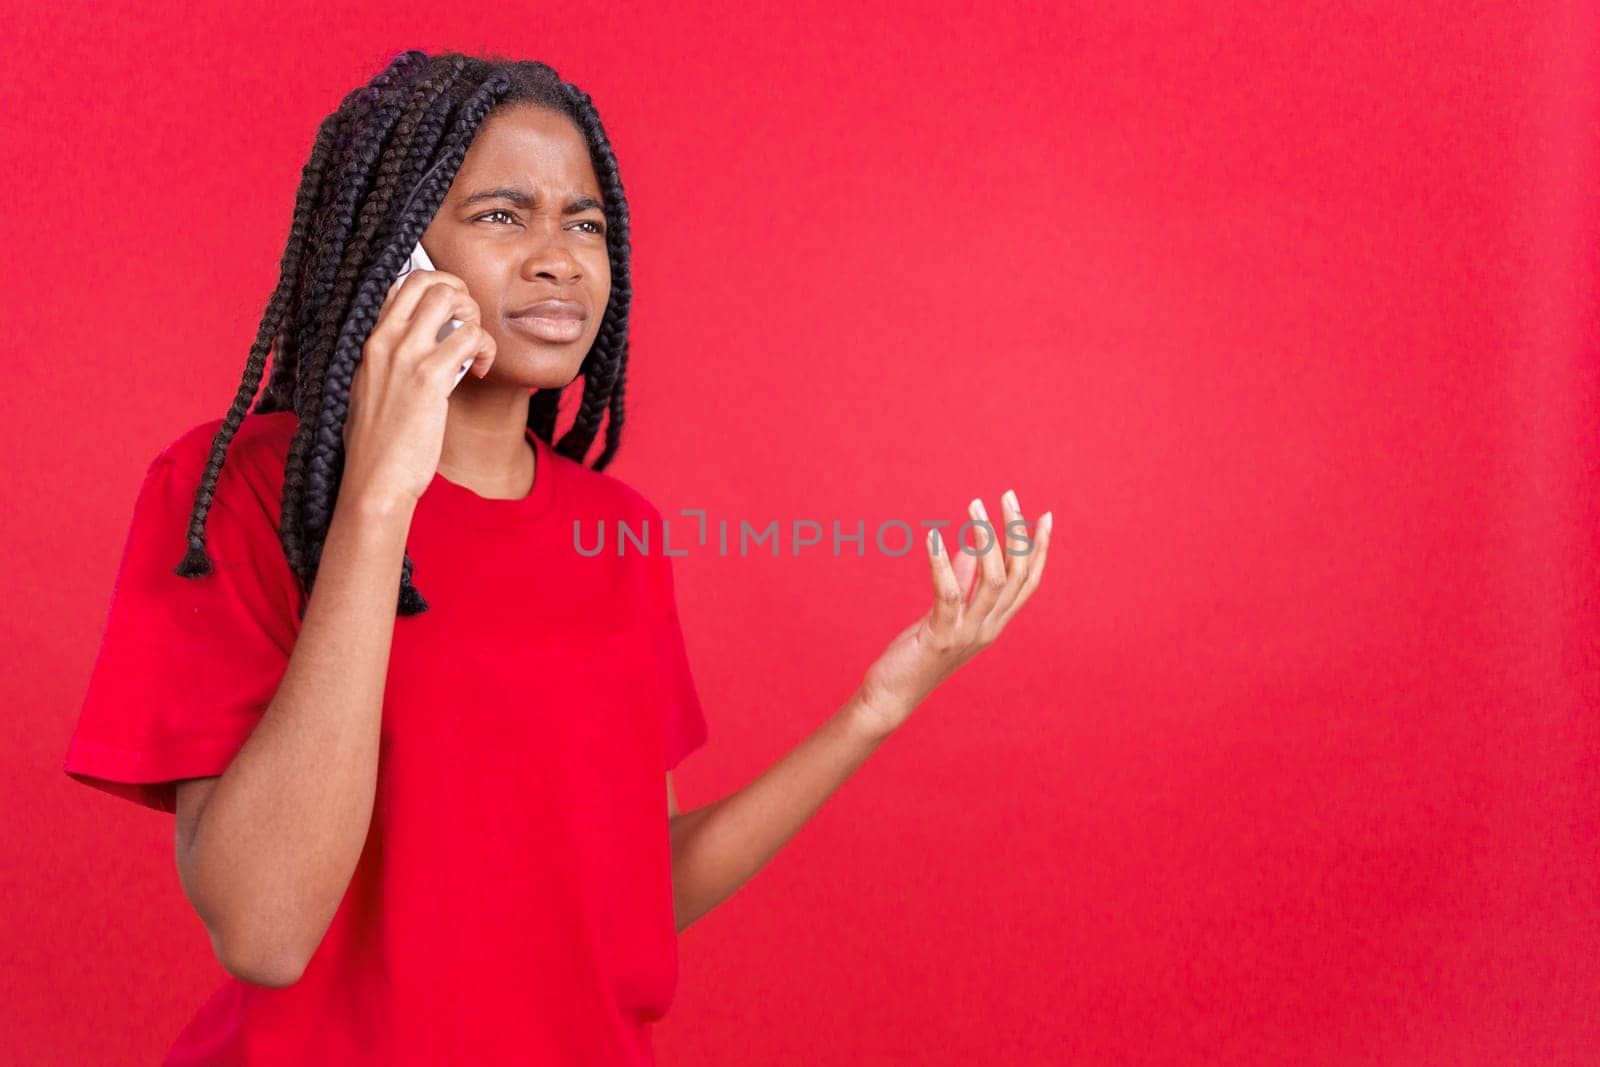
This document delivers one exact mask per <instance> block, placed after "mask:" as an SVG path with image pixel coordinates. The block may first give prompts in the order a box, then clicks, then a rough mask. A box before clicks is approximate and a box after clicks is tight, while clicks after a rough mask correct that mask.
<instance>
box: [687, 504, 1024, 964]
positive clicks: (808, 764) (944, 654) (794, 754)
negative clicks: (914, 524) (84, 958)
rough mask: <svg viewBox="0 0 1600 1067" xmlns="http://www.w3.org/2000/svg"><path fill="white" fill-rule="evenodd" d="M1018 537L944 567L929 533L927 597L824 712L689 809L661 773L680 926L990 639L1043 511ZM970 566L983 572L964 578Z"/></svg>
mask: <svg viewBox="0 0 1600 1067" xmlns="http://www.w3.org/2000/svg"><path fill="white" fill-rule="evenodd" d="M1006 497H1007V499H1006V502H1005V506H1006V511H1007V514H1008V515H1009V516H1011V517H1012V518H1011V521H1008V522H1007V523H1006V527H1005V529H1006V530H1007V531H1008V534H1007V538H1006V539H1007V540H1009V539H1011V538H1013V537H1015V536H1016V535H1014V534H1011V533H1009V531H1012V530H1014V529H1015V527H1014V526H1013V523H1014V522H1018V521H1021V519H1022V516H1021V512H1020V511H1018V510H1017V507H1016V498H1015V497H1014V496H1012V495H1011V494H1009V493H1008V494H1006ZM973 504H974V505H975V508H976V510H974V511H973V515H974V517H975V518H977V519H979V520H984V521H986V519H985V516H984V514H983V510H982V504H981V502H979V501H974V502H973ZM1024 540H1026V539H1024ZM998 541H999V539H998V538H992V539H991V540H990V543H991V545H993V544H995V543H997V542H998ZM1027 543H1028V545H1029V548H1028V549H1026V550H1023V551H1020V552H1019V553H1018V554H1017V555H1014V556H1007V557H1006V559H1005V560H1003V561H1002V560H1001V558H1000V556H1001V553H1000V552H999V551H998V550H995V551H988V552H984V553H980V555H982V556H983V562H982V564H981V566H980V565H979V564H977V563H974V562H973V556H971V555H968V554H966V553H963V554H962V556H961V557H960V559H959V560H958V561H957V562H956V564H955V565H954V566H953V567H952V565H951V563H950V562H949V560H948V558H947V557H946V556H945V554H944V553H943V552H940V551H938V549H937V548H936V547H935V546H936V545H938V546H942V544H943V542H942V540H937V539H936V538H934V537H930V540H929V556H930V563H929V566H930V567H931V569H932V577H933V586H934V591H935V600H934V604H933V607H932V608H930V609H929V611H928V613H927V614H926V615H924V616H923V617H922V618H920V619H918V620H917V621H916V622H914V623H912V624H911V625H910V626H908V627H906V629H904V630H902V631H901V632H900V634H899V635H898V636H896V637H895V639H894V641H893V642H891V643H890V645H889V647H888V649H887V650H886V651H885V652H884V654H883V655H882V656H880V657H879V658H878V660H877V661H876V662H875V663H873V665H872V667H871V668H870V669H869V670H868V671H867V675H866V679H865V681H864V682H863V683H862V686H861V688H860V689H858V690H857V691H856V692H855V693H854V694H852V695H851V697H850V699H849V700H847V701H846V702H845V704H844V706H843V707H842V708H840V709H839V710H838V711H837V712H836V713H834V715H833V717H832V718H830V719H828V720H827V721H826V722H824V723H823V724H822V725H821V726H819V727H818V728H817V729H816V730H815V731H813V732H812V733H811V734H810V736H808V737H806V738H805V740H803V741H801V742H800V744H798V745H796V746H795V747H794V748H793V749H792V750H790V752H789V753H788V754H787V755H785V756H784V757H783V758H782V759H781V760H779V761H778V762H777V763H776V764H774V765H773V766H772V767H770V768H768V769H767V770H766V771H765V772H763V773H762V774H761V776H760V777H758V778H756V779H755V780H754V781H753V782H751V783H750V784H748V785H746V786H745V787H744V788H742V789H740V790H739V791H738V792H736V793H732V794H730V795H728V796H725V797H723V798H721V799H720V800H716V801H713V802H712V803H710V804H706V805H703V806H701V807H698V808H695V809H694V810H693V811H689V812H684V813H682V814H673V813H674V812H675V811H676V808H677V803H676V800H675V799H673V797H672V780H671V776H670V775H669V776H668V779H667V796H668V823H667V825H668V836H669V837H670V839H671V842H672V908H673V913H674V915H675V916H676V922H677V928H678V931H679V932H680V933H681V932H682V931H683V930H684V929H685V928H687V927H688V926H689V925H691V924H692V923H694V922H695V920H697V919H699V918H700V917H701V916H702V915H704V914H705V913H706V912H708V911H710V910H711V909H712V908H714V907H716V906H717V905H718V904H720V903H721V902H722V901H724V900H726V899H727V898H728V897H729V896H731V895H732V894H733V893H734V891H735V890H737V889H738V888H739V887H740V886H741V885H743V884H744V883H745V882H747V881H748V880H749V879H750V877H751V876H752V875H754V874H755V873H756V871H758V870H760V869H761V868H762V866H764V865H765V864H766V862H767V861H768V860H769V859H771V858H772V856H773V855H774V854H775V853H776V852H777V851H778V850H779V849H780V848H782V847H783V845H784V844H785V843H786V842H787V841H788V840H789V838H791V837H792V836H793V835H794V833H795V831H796V830H798V829H800V827H801V826H803V825H805V823H806V821H807V820H808V819H810V818H811V816H812V815H813V814H815V813H816V811H817V809H818V808H820V807H821V806H822V802H823V801H824V800H826V799H827V798H828V797H829V796H830V795H832V793H833V792H834V790H836V789H838V788H839V786H840V785H842V784H843V783H844V781H845V779H847V778H849V777H850V775H851V774H853V773H855V770H856V768H857V767H859V766H861V764H862V763H863V762H864V761H865V760H866V758H867V757H868V756H870V755H871V754H872V753H873V752H874V751H876V749H877V747H878V746H879V745H880V744H882V743H883V741H884V739H886V738H887V737H888V736H889V735H890V734H892V733H893V732H894V731H895V730H897V729H899V728H900V726H901V725H903V724H904V723H905V721H906V720H907V719H908V718H909V717H910V715H911V712H912V711H913V710H914V709H915V708H916V707H917V706H918V705H919V704H920V703H921V702H922V701H923V700H924V699H925V698H926V697H927V696H928V694H929V693H931V692H932V691H933V689H934V688H935V687H936V686H937V685H938V684H939V683H940V682H942V681H943V680H944V679H945V678H947V677H948V676H949V675H950V674H951V673H952V672H953V671H954V670H955V669H956V668H958V667H960V666H961V665H962V664H963V663H965V662H966V661H967V660H969V659H971V658H972V657H973V656H974V655H976V654H977V653H978V652H979V651H981V650H982V649H984V648H986V647H988V646H989V645H990V644H991V643H993V641H994V640H995V638H996V637H998V636H999V634H1000V632H1001V630H1003V629H1004V628H1005V625H1006V623H1007V622H1009V621H1010V619H1011V617H1012V616H1013V615H1015V614H1016V612H1017V610H1018V609H1019V608H1020V607H1021V606H1022V605H1023V603H1025V602H1026V601H1027V599H1028V598H1029V597H1030V596H1031V595H1032V594H1033V590H1034V589H1035V588H1036V587H1037V586H1038V584H1039V577H1040V575H1042V574H1043V573H1044V564H1045V556H1046V553H1047V551H1048V549H1049V545H1050V513H1049V512H1046V513H1045V515H1044V517H1043V518H1042V519H1041V520H1040V522H1039V529H1038V540H1037V549H1035V548H1034V547H1033V546H1034V544H1035V542H1034V541H1032V540H1028V541H1027ZM980 571H981V574H982V581H979V582H976V583H974V582H973V581H972V579H973V577H974V576H975V575H977V574H978V573H980Z"/></svg>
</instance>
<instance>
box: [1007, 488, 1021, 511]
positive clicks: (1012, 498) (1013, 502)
mask: <svg viewBox="0 0 1600 1067" xmlns="http://www.w3.org/2000/svg"><path fill="white" fill-rule="evenodd" d="M1005 502H1006V505H1007V506H1008V507H1009V508H1011V510H1012V511H1015V512H1019V513H1020V512H1021V511H1022V508H1021V507H1020V506H1019V505H1018V504H1017V494H1016V493H1015V492H1014V491H1012V490H1010V489H1007V490H1006V492H1005Z"/></svg>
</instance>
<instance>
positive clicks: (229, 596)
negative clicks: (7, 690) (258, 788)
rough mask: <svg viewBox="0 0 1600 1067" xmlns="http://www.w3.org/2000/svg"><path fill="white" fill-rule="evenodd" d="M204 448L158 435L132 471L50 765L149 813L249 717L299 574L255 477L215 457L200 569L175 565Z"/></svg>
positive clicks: (291, 634) (293, 624)
mask: <svg viewBox="0 0 1600 1067" xmlns="http://www.w3.org/2000/svg"><path fill="white" fill-rule="evenodd" d="M203 465H204V457H203V455H202V454H201V453H199V452H198V451H197V450H196V449H193V448H178V447H177V445H176V444H175V445H173V446H169V447H168V448H167V449H166V450H165V451H163V452H162V453H161V455H159V456H157V457H156V459H155V461H154V462H152V463H151V465H150V467H149V469H148V470H147V471H146V473H145V478H144V483H143V484H142V485H141V486H140V489H139V496H138V499H137V501H136V502H135V504H134V510H133V519H132V522H131V524H130V526H129V530H128V535H127V539H126V541H125V543H124V546H123V553H122V561H121V564H120V566H119V567H118V571H117V577H116V584H115V586H114V588H113V591H112V596H111V606H110V609H109V611H108V613H107V617H106V625H105V630H104V632H103V634H102V636H101V642H100V650H99V653H98V655H97V657H96V659H95V663H94V668H93V671H92V673H91V675H90V678H89V685H88V690H87V692H86V694H85V697H84V702H83V705H82V708H81V709H80V711H79V715H78V722H77V726H76V728H75V730H74V732H73V735H72V738H71V741H70V743H69V746H68V749H67V757H66V762H65V765H64V767H63V770H65V772H66V773H67V775H68V776H69V777H71V778H73V779H74V780H76V781H79V782H82V783H84V784H85V785H90V786H93V787H95V788H97V789H100V790H103V791H105V792H107V793H110V794H112V795H114V796H119V797H123V798H125V799H128V800H132V801H134V802H136V803H139V804H142V805H144V806H146V807H149V808H154V809H156V810H158V811H167V812H173V811H176V810H177V805H176V795H177V791H176V789H175V786H174V783H175V782H176V781H177V780H179V779H184V778H199V777H209V776H212V775H219V774H221V773H223V771H225V770H227V768H228V764H229V763H230V762H232V760H233V757H234V755H235V754H236V753H237V752H238V751H239V749H240V747H241V746H243V744H244V742H245V741H246V740H247V739H248V738H249V736H250V732H251V730H253V729H254V728H255V725H256V723H257V722H258V721H259V720H260V718H261V714H262V712H263V711H265V710H266V707H267V705H268V704H269V703H270V702H271V700H272V697H273V695H274V694H275V693H276V692H277V688H278V683H279V682H280V681H281V680H282V677H283V672H284V669H285V668H286V667H287V666H288V660H289V654H290V652H291V651H292V650H293V648H294V640H295V637H296V635H297V633H298V631H299V614H298V606H297V605H298V603H299V601H298V600H297V597H298V596H299V585H298V582H297V581H296V580H295V578H294V576H293V572H292V571H291V570H290V568H289V566H288V563H287V561H286V560H285V559H284V556H283V549H282V547H281V545H280V543H279V540H278V532H277V528H276V525H275V519H274V516H273V514H272V513H271V511H270V510H269V509H267V508H266V507H265V506H264V502H263V501H262V499H261V496H260V494H259V492H258V491H257V489H256V487H254V486H252V484H251V483H250V482H248V481H247V480H246V479H245V478H244V476H242V475H240V474H239V473H238V472H237V471H236V470H230V464H229V461H225V462H224V463H223V467H222V473H221V475H220V476H219V479H218V483H217V491H216V493H215V494H214V495H213V497H212V504H211V509H210V511H209V513H208V515H207V519H206V551H207V555H209V556H210V557H211V561H212V572H211V573H210V574H208V575H205V576H202V577H199V578H183V577H180V576H179V575H177V574H176V573H174V568H175V567H176V566H177V565H178V561H179V560H181V559H182V558H183V555H184V552H185V551H186V547H187V546H186V544H185V533H186V531H187V529H188V525H189V516H190V513H191V511H192V508H193V505H194V496H195V491H196V489H197V488H198V486H199V482H200V475H201V471H202V469H203Z"/></svg>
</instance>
